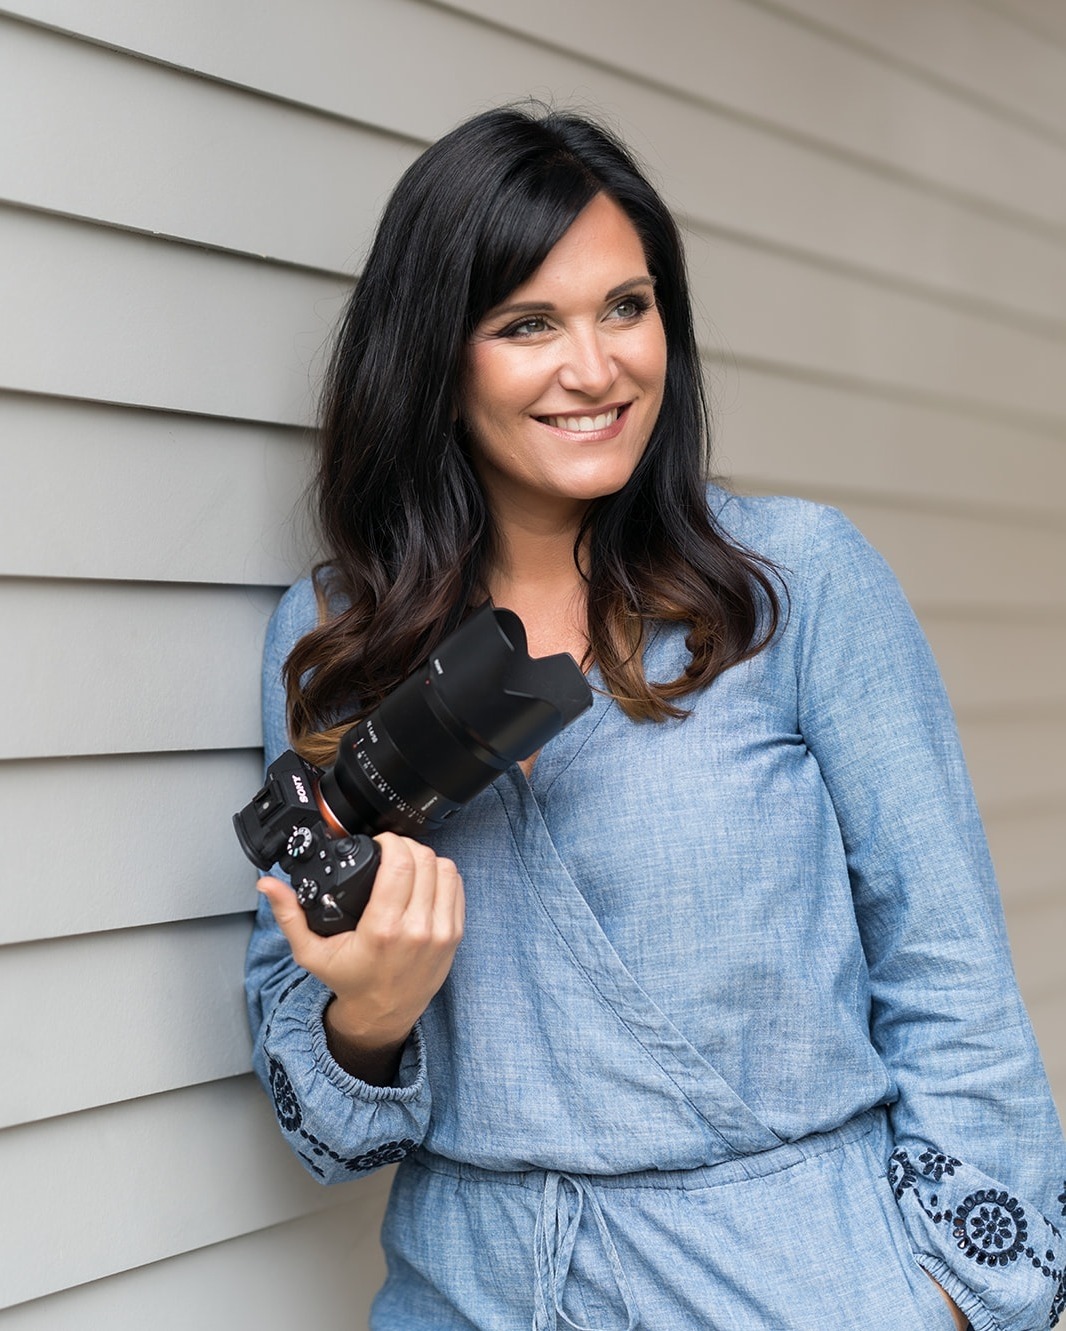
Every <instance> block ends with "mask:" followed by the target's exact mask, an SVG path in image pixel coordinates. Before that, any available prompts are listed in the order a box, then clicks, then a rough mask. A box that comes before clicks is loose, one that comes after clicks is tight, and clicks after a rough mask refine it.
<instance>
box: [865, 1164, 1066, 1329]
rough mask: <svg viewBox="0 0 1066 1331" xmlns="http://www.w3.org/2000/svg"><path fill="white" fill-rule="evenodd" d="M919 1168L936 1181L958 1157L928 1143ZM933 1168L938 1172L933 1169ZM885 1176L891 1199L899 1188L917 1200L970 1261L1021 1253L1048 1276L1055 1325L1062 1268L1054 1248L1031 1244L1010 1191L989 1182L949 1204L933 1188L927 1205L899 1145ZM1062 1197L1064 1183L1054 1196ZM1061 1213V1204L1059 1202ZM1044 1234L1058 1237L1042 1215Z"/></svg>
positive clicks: (1002, 1262) (1005, 1260)
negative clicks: (1045, 1248)
mask: <svg viewBox="0 0 1066 1331" xmlns="http://www.w3.org/2000/svg"><path fill="white" fill-rule="evenodd" d="M918 1158H919V1161H920V1162H921V1164H922V1174H923V1175H924V1176H925V1177H926V1178H929V1179H933V1180H935V1181H936V1182H938V1183H939V1182H940V1180H941V1179H942V1178H949V1177H951V1176H952V1175H953V1174H954V1172H955V1169H956V1168H957V1167H958V1166H959V1165H960V1161H958V1160H956V1159H955V1158H954V1157H953V1156H948V1155H942V1154H940V1153H939V1152H937V1151H933V1150H932V1149H930V1150H928V1151H924V1152H923V1153H922V1154H921V1155H920V1156H919V1157H918ZM938 1169H939V1172H938ZM888 1182H889V1185H890V1187H891V1188H892V1192H893V1194H894V1195H895V1198H896V1200H897V1201H899V1200H900V1199H901V1198H902V1197H903V1196H904V1195H905V1194H907V1195H908V1196H909V1202H910V1203H913V1205H915V1206H917V1207H918V1208H919V1209H920V1210H921V1211H922V1212H923V1214H924V1215H925V1216H927V1217H928V1219H929V1220H931V1221H932V1222H933V1224H934V1225H946V1226H947V1227H948V1228H949V1229H950V1231H951V1235H952V1238H953V1239H954V1240H955V1243H956V1246H957V1247H958V1248H959V1251H960V1252H961V1253H962V1254H963V1255H964V1256H965V1257H968V1258H970V1259H971V1260H972V1261H975V1262H977V1263H978V1265H982V1266H990V1267H991V1266H1007V1265H1008V1264H1009V1263H1011V1262H1015V1261H1017V1260H1018V1259H1019V1258H1024V1259H1026V1260H1027V1261H1028V1262H1029V1263H1030V1264H1031V1265H1032V1266H1033V1268H1034V1269H1035V1270H1037V1271H1039V1272H1040V1274H1041V1275H1043V1276H1046V1277H1047V1279H1048V1280H1051V1281H1053V1282H1054V1288H1055V1294H1054V1297H1053V1300H1052V1305H1051V1317H1050V1320H1049V1322H1048V1327H1049V1328H1052V1327H1055V1326H1057V1325H1058V1322H1059V1319H1060V1318H1061V1317H1062V1314H1063V1312H1066V1271H1064V1270H1062V1269H1061V1268H1060V1267H1056V1266H1055V1254H1054V1252H1053V1251H1052V1250H1051V1248H1048V1249H1047V1250H1046V1251H1043V1252H1041V1251H1040V1250H1039V1249H1037V1248H1036V1247H1034V1246H1033V1245H1034V1244H1037V1243H1039V1237H1038V1236H1037V1235H1034V1236H1033V1237H1032V1238H1031V1239H1030V1236H1029V1219H1028V1217H1027V1216H1026V1214H1025V1211H1024V1209H1023V1207H1022V1205H1021V1203H1020V1202H1019V1201H1018V1199H1017V1198H1016V1197H1012V1196H1010V1194H1009V1193H1007V1192H1002V1191H998V1190H996V1189H994V1188H982V1189H979V1190H978V1191H976V1192H972V1193H970V1194H969V1195H968V1196H967V1197H965V1198H964V1199H963V1201H962V1202H961V1203H960V1205H959V1206H957V1207H956V1208H955V1209H954V1210H953V1209H952V1207H951V1204H950V1203H949V1202H947V1201H945V1202H944V1203H941V1200H940V1198H939V1196H938V1195H937V1193H935V1192H934V1193H932V1194H931V1195H930V1196H929V1199H928V1205H927V1204H926V1200H925V1198H924V1197H923V1195H922V1190H921V1189H920V1187H919V1186H918V1184H919V1175H918V1171H917V1169H916V1168H915V1166H914V1164H913V1163H912V1162H911V1159H910V1157H909V1156H908V1154H907V1152H906V1151H904V1150H897V1151H894V1152H893V1154H892V1158H891V1160H890V1161H889V1166H888ZM1058 1200H1059V1201H1060V1202H1063V1203H1066V1188H1064V1189H1063V1192H1062V1195H1061V1196H1060V1197H1059V1199H1058ZM1063 1214H1066V1205H1064V1206H1063ZM1037 1220H1038V1224H1040V1223H1042V1224H1043V1225H1044V1227H1045V1229H1046V1232H1047V1234H1053V1235H1054V1236H1055V1237H1056V1238H1059V1237H1060V1235H1059V1231H1058V1230H1057V1229H1056V1227H1055V1226H1054V1225H1053V1224H1052V1223H1051V1221H1050V1220H1045V1219H1044V1217H1043V1216H1038V1217H1037Z"/></svg>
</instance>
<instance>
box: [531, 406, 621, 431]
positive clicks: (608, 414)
mask: <svg viewBox="0 0 1066 1331" xmlns="http://www.w3.org/2000/svg"><path fill="white" fill-rule="evenodd" d="M617 419H618V408H617V407H612V408H611V410H610V411H605V412H602V413H601V414H600V415H599V416H542V417H541V420H542V421H544V423H545V425H550V426H552V427H553V429H556V430H572V431H574V432H575V433H577V434H585V433H586V432H588V431H589V430H606V429H607V427H608V425H613V424H614V423H615V421H616V420H617Z"/></svg>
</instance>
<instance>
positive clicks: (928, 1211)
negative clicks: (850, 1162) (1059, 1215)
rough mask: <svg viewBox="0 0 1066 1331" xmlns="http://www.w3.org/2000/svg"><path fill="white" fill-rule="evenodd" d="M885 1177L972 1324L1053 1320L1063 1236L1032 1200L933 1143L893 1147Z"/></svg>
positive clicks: (928, 1265)
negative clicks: (919, 1147)
mask: <svg viewBox="0 0 1066 1331" xmlns="http://www.w3.org/2000/svg"><path fill="white" fill-rule="evenodd" d="M889 1183H890V1184H891V1186H892V1190H893V1193H894V1194H895V1197H896V1201H897V1202H898V1203H899V1207H900V1210H901V1212H902V1214H903V1219H904V1222H905V1224H906V1226H907V1230H908V1233H909V1234H910V1236H911V1242H912V1243H913V1245H914V1248H915V1251H916V1253H917V1255H918V1256H919V1259H920V1261H921V1264H922V1266H924V1267H925V1269H926V1270H927V1271H928V1272H929V1274H930V1275H932V1276H934V1277H935V1278H936V1279H937V1280H938V1281H939V1282H940V1284H941V1285H943V1286H944V1288H945V1289H946V1290H947V1292H948V1294H950V1295H951V1297H952V1298H953V1299H954V1300H955V1302H956V1303H957V1304H958V1305H959V1308H960V1309H961V1310H962V1312H963V1313H965V1314H966V1316H967V1317H968V1318H969V1319H970V1323H971V1325H972V1326H973V1328H974V1331H1043V1328H1045V1327H1053V1326H1055V1325H1056V1324H1057V1322H1058V1320H1059V1317H1060V1316H1061V1314H1062V1311H1063V1305H1064V1302H1066V1269H1064V1268H1066V1243H1064V1240H1063V1236H1062V1234H1061V1233H1060V1231H1059V1228H1058V1227H1057V1225H1056V1224H1054V1223H1052V1221H1051V1220H1049V1219H1048V1218H1047V1217H1045V1216H1044V1215H1043V1214H1042V1213H1041V1212H1040V1211H1039V1209H1038V1208H1037V1207H1036V1206H1034V1205H1032V1204H1031V1203H1030V1202H1028V1201H1026V1200H1024V1199H1021V1198H1018V1197H1016V1196H1014V1195H1013V1194H1012V1193H1011V1192H1010V1191H1009V1190H1008V1189H1006V1188H1004V1187H1002V1186H1001V1185H999V1184H997V1182H996V1181H995V1180H994V1179H991V1178H989V1177H988V1176H987V1175H985V1174H982V1173H981V1172H980V1170H977V1169H974V1168H973V1167H972V1166H970V1165H966V1164H963V1162H962V1161H960V1160H956V1159H955V1158H954V1156H950V1155H945V1154H942V1153H940V1152H938V1151H936V1150H935V1149H934V1148H932V1147H930V1148H928V1149H925V1150H921V1151H916V1152H912V1151H907V1150H902V1149H901V1150H897V1151H896V1152H895V1153H894V1154H893V1156H892V1160H891V1165H890V1168H889ZM1064 1194H1066V1186H1064Z"/></svg>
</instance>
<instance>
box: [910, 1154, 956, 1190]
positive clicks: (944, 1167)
mask: <svg viewBox="0 0 1066 1331" xmlns="http://www.w3.org/2000/svg"><path fill="white" fill-rule="evenodd" d="M918 1160H919V1162H920V1164H921V1166H922V1173H923V1174H924V1175H925V1176H926V1178H935V1179H936V1181H937V1182H938V1183H939V1182H940V1180H941V1179H942V1178H943V1177H944V1175H945V1174H947V1176H948V1177H949V1178H950V1177H951V1175H952V1174H954V1172H955V1170H956V1169H957V1168H958V1167H959V1166H960V1165H961V1164H962V1161H961V1160H956V1159H955V1157H954V1156H953V1155H941V1153H940V1152H939V1151H923V1152H922V1153H921V1155H920V1156H919V1157H918Z"/></svg>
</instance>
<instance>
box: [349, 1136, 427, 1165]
mask: <svg viewBox="0 0 1066 1331" xmlns="http://www.w3.org/2000/svg"><path fill="white" fill-rule="evenodd" d="M414 1149H415V1143H414V1142H413V1141H412V1140H411V1138H410V1137H404V1138H402V1139H401V1140H400V1141H398V1142H385V1144H384V1145H383V1146H378V1147H376V1148H375V1149H374V1150H373V1151H367V1152H366V1153H365V1154H364V1155H357V1156H356V1157H355V1158H354V1159H353V1160H345V1162H344V1168H345V1169H349V1170H351V1171H352V1172H353V1173H354V1172H355V1171H356V1170H360V1169H378V1168H380V1166H381V1165H395V1164H398V1163H399V1162H400V1161H401V1160H403V1159H404V1158H405V1157H406V1156H408V1155H410V1154H411V1152H412V1151H413V1150H414Z"/></svg>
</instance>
